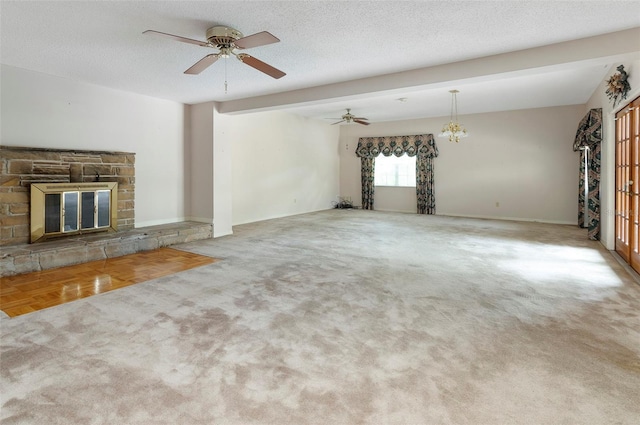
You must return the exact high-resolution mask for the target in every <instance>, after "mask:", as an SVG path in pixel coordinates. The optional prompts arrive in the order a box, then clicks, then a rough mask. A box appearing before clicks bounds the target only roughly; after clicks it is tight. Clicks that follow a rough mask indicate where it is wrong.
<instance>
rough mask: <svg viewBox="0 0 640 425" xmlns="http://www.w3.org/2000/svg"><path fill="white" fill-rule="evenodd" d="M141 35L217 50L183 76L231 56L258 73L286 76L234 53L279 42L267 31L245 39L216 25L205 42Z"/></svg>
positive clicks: (234, 30)
mask: <svg viewBox="0 0 640 425" xmlns="http://www.w3.org/2000/svg"><path fill="white" fill-rule="evenodd" d="M143 34H155V35H160V36H164V37H169V38H172V39H174V40H177V41H181V42H183V43H189V44H195V45H196V46H202V47H211V48H213V49H216V48H217V49H218V50H219V51H218V52H217V53H211V54H209V55H207V56H205V57H203V58H202V59H200V60H199V61H198V62H196V63H195V64H193V65H192V66H191V67H190V68H189V69H187V70H186V71H184V73H185V74H199V73H201V72H202V71H204V70H205V69H207V68H208V67H209V66H211V65H213V63H214V62H215V61H217V60H218V59H220V58H228V57H229V56H231V55H233V56H235V57H236V58H238V60H240V62H242V63H245V64H247V65H249V66H250V67H252V68H255V69H257V70H258V71H260V72H264V73H265V74H267V75H269V76H271V77H273V78H282V77H284V76H285V75H286V74H285V73H284V72H282V71H280V70H279V69H276V68H274V67H273V66H271V65H269V64H267V63H264V62H262V61H261V60H259V59H256V58H254V57H253V56H250V55H248V54H246V53H236V52H235V50H237V49H239V50H243V49H250V48H252V47H258V46H264V45H266V44H271V43H277V42H279V41H280V40H279V39H278V38H277V37H275V36H274V35H272V34H271V33H269V32H267V31H262V32H259V33H256V34H252V35H248V36H246V37H244V36H243V34H242V33H241V32H240V31H238V30H236V29H234V28H230V27H226V26H221V25H217V26H214V27H211V28H209V29H208V30H207V33H206V37H207V41H200V40H194V39H192V38H186V37H181V36H179V35H174V34H168V33H165V32H160V31H154V30H146V31H144V32H143Z"/></svg>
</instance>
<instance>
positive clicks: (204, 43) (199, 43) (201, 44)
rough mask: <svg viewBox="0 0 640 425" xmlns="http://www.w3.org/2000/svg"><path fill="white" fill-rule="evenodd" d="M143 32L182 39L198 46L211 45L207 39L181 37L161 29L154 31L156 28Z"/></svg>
mask: <svg viewBox="0 0 640 425" xmlns="http://www.w3.org/2000/svg"><path fill="white" fill-rule="evenodd" d="M143 34H156V35H161V36H163V37H169V38H173V39H174V40H177V41H181V42H183V43H189V44H195V45H197V46H203V47H206V46H208V45H209V44H208V43H207V42H206V41H200V40H194V39H193V38H186V37H181V36H179V35H174V34H168V33H166V32H160V31H154V30H146V31H144V32H143Z"/></svg>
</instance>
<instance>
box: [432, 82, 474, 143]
mask: <svg viewBox="0 0 640 425" xmlns="http://www.w3.org/2000/svg"><path fill="white" fill-rule="evenodd" d="M449 93H451V116H450V118H449V123H448V124H445V126H444V127H442V132H441V133H440V134H438V136H439V137H448V138H449V141H450V142H453V141H455V142H456V143H458V142H459V141H460V138H462V137H467V136H468V134H467V130H465V128H464V127H463V126H462V125H461V124H460V123H459V122H458V97H457V94H458V93H459V91H458V90H449Z"/></svg>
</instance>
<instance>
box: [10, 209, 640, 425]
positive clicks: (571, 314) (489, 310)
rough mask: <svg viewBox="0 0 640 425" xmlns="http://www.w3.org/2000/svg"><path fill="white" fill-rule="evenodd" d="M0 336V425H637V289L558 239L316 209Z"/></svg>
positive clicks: (597, 255) (506, 225) (239, 235)
mask: <svg viewBox="0 0 640 425" xmlns="http://www.w3.org/2000/svg"><path fill="white" fill-rule="evenodd" d="M234 231H235V234H234V235H233V236H228V237H224V238H219V239H214V240H209V241H200V242H194V243H190V244H186V245H182V246H178V248H181V249H185V250H188V251H192V252H197V253H200V254H206V255H210V256H213V257H216V258H220V259H221V261H219V262H217V263H214V264H211V265H208V266H204V267H201V268H197V269H193V270H190V271H186V272H182V273H179V274H176V275H173V276H168V277H164V278H159V279H155V280H152V281H149V282H146V283H142V284H138V285H134V286H131V287H127V288H123V289H120V290H117V291H113V292H108V293H105V294H102V295H98V296H95V297H91V298H86V299H83V300H79V301H75V302H72V303H69V304H65V305H62V306H59V307H54V308H51V309H47V310H42V311H39V312H35V313H31V314H26V315H24V316H19V317H16V318H13V319H6V318H5V319H2V320H1V321H0V326H1V327H2V342H1V351H0V354H1V357H0V372H1V381H0V394H1V395H0V397H1V400H0V402H1V403H0V406H1V416H0V417H1V419H2V424H3V425H4V424H7V425H8V424H65V425H67V424H119V425H120V424H144V425H148V424H172V425H175V424H554V425H555V424H637V423H638V418H640V285H638V284H637V283H636V282H635V281H634V280H633V279H632V278H631V277H630V276H629V275H628V274H627V272H626V271H624V269H623V268H622V267H621V266H620V265H619V264H618V263H617V262H616V261H615V259H614V258H613V257H612V256H611V254H610V253H609V252H607V251H606V250H605V249H604V248H603V247H602V245H600V244H599V243H597V242H593V241H589V240H588V239H587V237H586V230H580V229H578V228H577V227H573V226H558V225H546V224H536V223H516V222H499V221H489V220H472V219H462V218H447V217H440V216H419V215H412V214H392V213H381V212H368V211H360V210H353V211H352V210H331V211H324V212H319V213H313V214H305V215H300V216H295V217H289V218H284V219H278V220H271V221H266V222H262V223H256V224H251V225H244V226H239V227H236V228H235V229H234Z"/></svg>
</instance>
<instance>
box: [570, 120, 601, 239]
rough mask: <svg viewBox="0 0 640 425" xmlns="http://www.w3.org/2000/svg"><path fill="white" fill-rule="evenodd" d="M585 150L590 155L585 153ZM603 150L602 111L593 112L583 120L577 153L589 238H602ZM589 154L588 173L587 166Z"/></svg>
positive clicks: (581, 220)
mask: <svg viewBox="0 0 640 425" xmlns="http://www.w3.org/2000/svg"><path fill="white" fill-rule="evenodd" d="M585 148H588V149H589V152H588V153H587V152H585ZM601 148H602V108H595V109H591V110H590V111H589V112H588V113H587V115H585V116H584V118H582V120H581V121H580V125H579V126H578V131H577V132H576V138H575V141H574V142H573V150H574V151H580V173H579V179H580V182H579V184H578V191H579V193H578V225H580V226H581V227H587V228H588V229H589V230H588V232H589V239H592V240H599V239H600V158H601ZM584 155H587V170H585V166H584V162H585V160H584ZM585 173H586V175H587V177H588V182H589V183H588V184H589V195H588V199H587V200H586V205H585V199H584V180H585Z"/></svg>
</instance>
